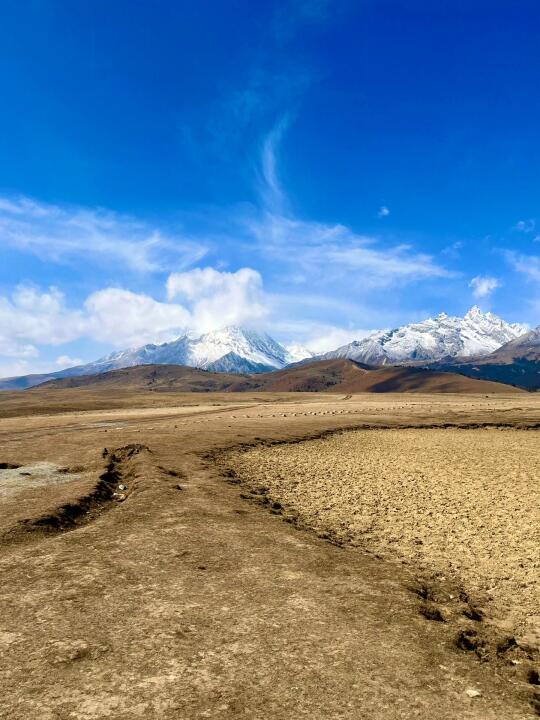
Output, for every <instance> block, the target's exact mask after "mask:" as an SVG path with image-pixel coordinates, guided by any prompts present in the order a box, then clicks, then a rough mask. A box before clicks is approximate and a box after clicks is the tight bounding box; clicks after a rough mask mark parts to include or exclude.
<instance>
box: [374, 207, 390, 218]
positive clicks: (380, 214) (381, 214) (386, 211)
mask: <svg viewBox="0 0 540 720" xmlns="http://www.w3.org/2000/svg"><path fill="white" fill-rule="evenodd" d="M389 215H390V210H389V209H388V208H387V207H386V205H381V207H380V208H379V212H378V213H377V217H378V218H385V217H388V216H389Z"/></svg>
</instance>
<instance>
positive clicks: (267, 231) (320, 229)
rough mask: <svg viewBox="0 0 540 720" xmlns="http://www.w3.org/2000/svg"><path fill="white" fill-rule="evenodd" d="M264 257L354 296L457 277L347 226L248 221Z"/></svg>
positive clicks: (270, 217)
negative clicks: (346, 287)
mask: <svg viewBox="0 0 540 720" xmlns="http://www.w3.org/2000/svg"><path fill="white" fill-rule="evenodd" d="M246 222H247V225H248V229H249V232H250V233H251V234H252V235H253V236H254V237H255V239H256V240H257V241H258V246H259V249H260V251H261V252H262V253H263V254H266V255H271V256H272V258H273V259H277V260H279V261H281V262H283V263H286V264H290V265H292V266H293V267H294V273H295V275H297V274H298V271H299V269H301V270H302V271H303V272H304V273H305V274H306V276H307V277H309V278H310V280H311V281H312V282H313V281H316V282H317V283H335V282H338V281H346V282H348V283H349V284H350V288H351V290H359V289H368V288H373V287H387V286H391V285H393V284H395V283H405V282H411V281H417V280H422V279H425V278H440V277H453V276H454V274H453V273H451V272H450V271H448V270H446V269H445V268H443V267H442V266H440V265H438V264H437V263H436V262H435V261H434V259H433V258H432V257H431V256H430V255H427V254H424V253H418V252H415V251H414V250H413V249H412V248H411V247H410V246H408V245H391V246H386V247H382V246H381V244H380V243H379V242H377V240H376V239H375V238H371V237H367V236H365V235H358V234H356V233H354V232H353V231H352V230H350V229H349V228H348V227H346V226H345V225H340V224H336V225H330V224H325V223H318V222H312V221H304V220H298V219H296V218H291V217H285V216H283V215H276V214H272V213H269V212H267V213H265V214H264V216H262V217H258V218H250V219H248V220H247V221H246Z"/></svg>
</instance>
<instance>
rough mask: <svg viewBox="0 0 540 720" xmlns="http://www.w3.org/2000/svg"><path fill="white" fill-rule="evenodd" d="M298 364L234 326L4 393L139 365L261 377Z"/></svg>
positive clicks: (31, 379)
mask: <svg viewBox="0 0 540 720" xmlns="http://www.w3.org/2000/svg"><path fill="white" fill-rule="evenodd" d="M295 360H296V357H295V356H294V355H291V354H290V353H289V352H288V351H287V350H286V349H285V348H284V347H283V345H280V343H278V342H276V340H274V339H273V338H271V337H270V336H269V335H267V334H266V333H260V332H255V331H254V330H249V329H247V328H242V327H236V326H231V327H226V328H222V329H221V330H215V331H213V332H209V333H206V334H204V335H200V336H197V335H191V334H187V335H182V336H181V337H179V338H178V339H176V340H173V341H172V342H168V343H162V344H160V345H153V344H149V345H142V346H141V347H136V348H131V349H129V350H119V351H117V352H113V353H111V354H110V355H107V356H105V357H102V358H100V359H99V360H95V361H94V362H91V363H87V364H85V365H77V366H76V367H72V368H67V369H65V370H60V371H58V372H54V373H50V374H47V375H35V376H32V375H29V376H24V377H21V378H9V379H8V380H6V381H4V382H3V383H1V385H0V389H10V388H24V387H31V386H33V385H38V384H40V383H43V382H46V381H47V380H53V379H55V380H56V379H58V378H64V377H74V376H78V375H97V374H99V373H104V372H108V371H109V370H120V369H122V368H127V367H134V366H135V365H154V364H155V365H189V366H191V367H197V368H201V369H203V370H211V371H213V372H229V373H257V372H265V371H268V370H278V369H280V368H282V367H285V365H288V364H289V363H292V362H295Z"/></svg>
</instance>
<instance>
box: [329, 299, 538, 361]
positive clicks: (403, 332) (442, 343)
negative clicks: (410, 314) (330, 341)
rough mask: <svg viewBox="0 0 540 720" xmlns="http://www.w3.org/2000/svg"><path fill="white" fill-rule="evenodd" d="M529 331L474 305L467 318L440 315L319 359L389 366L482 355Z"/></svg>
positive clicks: (357, 341) (376, 335) (382, 333)
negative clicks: (345, 360) (336, 359)
mask: <svg viewBox="0 0 540 720" xmlns="http://www.w3.org/2000/svg"><path fill="white" fill-rule="evenodd" d="M527 330H528V327H527V326H526V325H521V324H519V323H514V324H510V323H507V322H505V321H504V320H502V319H501V318H499V317H498V316H497V315H494V314H493V313H490V312H486V313H484V312H482V311H481V310H480V308H479V307H477V306H474V307H473V308H471V309H470V310H469V312H468V313H467V314H466V315H465V316H464V317H451V316H450V315H447V314H446V313H441V314H440V315H437V317H435V318H428V319H427V320H423V321H422V322H418V323H411V324H410V325H404V326H403V327H399V328H396V329H394V330H389V331H386V332H385V331H379V332H375V333H373V334H371V335H369V336H368V337H366V338H364V339H363V340H355V341H354V342H352V343H349V344H348V345H343V346H342V347H340V348H338V349H337V350H333V351H332V352H328V353H325V354H324V355H321V356H319V357H320V358H321V359H325V360H327V359H334V358H348V359H350V360H356V361H357V362H362V363H365V364H367V365H386V364H393V363H396V364H399V363H407V362H413V361H431V360H442V359H444V358H455V357H473V356H483V355H488V354H489V353H491V352H494V351H495V350H497V349H498V348H499V347H501V345H504V344H505V343H507V342H509V341H510V340H515V339H516V338H518V337H520V336H521V335H523V334H524V333H526V332H527Z"/></svg>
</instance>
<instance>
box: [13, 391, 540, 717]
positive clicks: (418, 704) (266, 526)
mask: <svg viewBox="0 0 540 720" xmlns="http://www.w3.org/2000/svg"><path fill="white" fill-rule="evenodd" d="M65 398H66V396H64V395H60V396H58V397H55V396H54V395H50V396H49V398H48V400H47V403H48V404H46V405H44V402H43V399H41V400H39V399H34V400H32V398H30V396H28V395H24V396H23V397H22V398H21V399H20V401H19V400H18V399H17V396H16V395H14V394H10V397H9V398H7V400H6V404H5V406H3V405H2V401H1V399H0V414H1V413H2V407H4V408H5V411H6V412H5V414H6V415H9V418H6V419H0V443H1V448H2V450H1V456H0V462H2V463H11V464H19V465H28V464H33V463H37V462H50V463H53V464H55V465H57V466H59V467H69V468H74V467H77V468H82V470H80V476H81V479H80V480H77V481H72V482H66V483H61V484H55V485H50V486H46V487H45V486H41V487H36V488H34V489H32V491H31V492H32V499H31V502H28V503H26V504H25V503H20V502H17V500H18V499H20V498H22V495H16V496H12V497H11V498H5V499H2V500H0V574H1V578H2V582H1V585H0V688H1V691H0V716H1V717H2V718H4V717H5V718H7V719H9V720H38V719H39V720H101V719H102V718H113V719H114V720H131V719H132V718H145V719H146V718H156V719H157V718H159V719H160V720H161V719H165V720H169V719H170V720H173V719H174V720H178V719H179V718H182V720H191V719H192V718H193V719H198V718H221V719H226V720H229V718H232V719H236V718H238V719H240V718H250V720H268V719H271V720H274V719H275V720H290V718H302V717H306V718H310V720H329V719H331V720H333V719H334V718H335V719H336V720H337V719H338V718H339V720H343V719H345V720H359V719H360V720H389V719H390V720H397V719H398V718H399V719H401V718H415V719H420V720H431V719H432V718H433V717H434V716H436V717H437V718H438V719H439V720H456V718H459V719H460V720H469V719H470V720H501V719H502V720H525V719H526V718H531V720H532V718H534V717H535V705H536V706H539V707H540V698H539V697H538V693H537V686H536V685H535V684H534V679H535V677H536V676H534V675H533V674H531V673H533V671H534V670H535V663H536V664H537V655H535V651H534V648H533V647H532V646H526V645H525V644H524V643H522V639H521V638H518V641H519V644H518V643H517V642H516V644H515V645H514V646H510V645H509V646H508V647H504V648H503V647H499V646H498V645H495V644H493V643H492V641H491V636H489V637H487V640H486V642H487V645H486V654H485V655H484V656H483V657H482V659H483V660H485V662H479V655H478V653H477V652H476V649H478V643H475V642H473V640H471V637H472V636H471V635H470V633H471V632H472V629H471V628H477V630H476V631H475V632H477V633H478V634H481V632H483V631H481V628H482V627H483V626H484V625H486V623H485V622H482V621H480V620H475V619H472V618H467V617H463V618H462V620H461V621H460V622H461V623H462V624H461V625H459V624H457V623H455V622H454V621H448V622H432V621H431V620H433V619H436V618H434V617H432V618H431V619H429V618H428V616H427V615H425V614H424V613H422V608H423V606H424V605H425V599H424V598H423V597H420V595H419V593H418V592H413V591H412V590H411V571H410V569H409V567H406V566H401V565H398V564H396V563H395V562H390V561H387V560H385V559H379V558H377V557H376V556H375V555H374V554H368V553H366V552H365V551H364V550H363V549H362V548H355V547H351V546H348V545H345V546H343V547H337V546H336V545H334V544H331V543H329V542H327V541H325V540H324V539H321V538H318V537H317V536H316V534H315V533H313V532H312V531H309V530H302V529H298V528H297V527H296V526H295V525H294V524H293V523H291V522H284V520H286V519H287V518H286V517H285V515H284V513H283V511H282V510H281V509H279V508H276V507H272V508H269V506H268V504H266V505H264V506H261V505H260V504H256V503H255V502H253V500H249V499H247V497H246V496H249V497H252V494H251V493H248V492H247V490H246V488H245V487H243V486H242V485H241V484H237V478H233V477H228V478H224V477H223V476H222V474H221V470H220V466H219V462H218V460H219V457H220V456H221V454H222V453H223V452H229V451H231V450H234V449H235V448H238V447H242V446H244V447H245V446H246V445H251V446H252V447H254V448H256V447H258V446H263V445H267V444H271V443H283V442H300V441H303V440H305V439H307V438H314V437H315V436H318V435H320V434H321V433H325V432H328V431H335V430H339V429H346V428H349V429H350V428H367V427H380V428H382V427H394V428H396V427H402V426H410V425H433V424H439V425H441V424H448V423H451V424H452V423H457V424H460V425H464V426H469V425H476V424H478V423H483V422H489V423H504V424H507V425H512V426H516V427H521V426H534V427H538V424H539V423H540V398H537V397H534V396H523V397H522V396H520V397H519V398H518V399H516V397H513V398H510V397H509V398H496V399H494V398H489V399H487V398H483V397H466V398H465V397H458V396H456V397H445V398H440V397H435V396H433V397H430V396H415V398H414V400H411V398H410V397H407V396H399V395H394V396H385V397H380V396H379V397H377V398H373V396H371V397H369V396H367V397H366V396H358V397H348V396H345V397H344V396H334V397H332V396H325V397H324V398H321V397H320V396H317V395H312V396H298V395H290V396H283V395H279V396H278V395H276V396H271V395H269V394H266V395H265V396H264V398H262V397H261V398H257V397H256V396H253V397H249V398H246V397H245V396H242V397H241V401H240V398H239V397H231V396H229V398H228V399H227V400H224V399H223V398H222V397H217V396H207V397H205V398H200V397H197V398H196V399H195V398H191V399H190V398H189V397H186V396H178V397H176V398H175V397H174V396H172V395H171V396H170V397H167V398H166V402H165V401H164V403H163V405H161V406H159V405H158V404H157V399H156V398H155V397H153V398H151V399H150V398H144V397H143V398H141V397H139V395H138V394H134V395H133V396H132V397H131V398H129V397H128V396H127V395H124V396H122V398H121V400H122V404H123V405H122V407H120V406H119V404H118V403H119V399H118V397H107V396H106V395H99V394H96V393H93V394H89V393H85V394H81V395H77V393H76V392H71V393H70V394H69V398H68V401H66V399H65ZM147 401H148V402H147ZM246 401H249V403H250V405H249V406H247V405H246ZM18 402H20V408H19V410H17V403H18ZM32 402H34V403H35V405H32ZM216 402H218V403H223V404H221V406H216V405H215V403H216ZM66 404H67V407H66ZM212 404H214V406H213V407H212V408H211V409H212V411H210V407H211V406H212ZM187 405H192V406H194V407H192V408H191V410H189V412H185V411H184V410H182V412H178V411H177V408H178V407H182V408H185V407H186V406H187ZM124 407H125V411H124V409H123V408H124ZM145 407H146V408H149V407H152V408H155V409H156V412H152V413H149V412H147V410H145V409H144V408H145ZM100 408H102V409H103V410H105V411H108V410H110V409H111V408H116V409H117V411H115V413H114V415H111V414H109V413H108V412H103V413H101V411H100ZM158 408H161V409H160V410H159V412H158V411H157V409H158ZM45 410H46V411H47V413H46V414H43V413H45ZM73 410H76V411H77V413H78V414H76V415H74V413H73ZM87 410H88V411H89V412H90V413H91V415H88V416H87V415H86V411H87ZM17 413H18V414H17ZM370 432H371V431H370ZM384 432H385V433H386V432H387V431H386V430H385V431H384ZM445 432H446V431H445ZM474 432H477V431H476V430H475V431H474ZM479 432H484V431H479ZM531 433H532V431H531ZM381 434H382V433H381ZM299 447H300V445H299ZM273 449H274V450H278V449H279V447H278V446H276V447H274V448H273ZM120 485H125V486H126V487H127V490H126V491H125V494H126V497H125V499H124V501H123V502H116V500H114V499H113V498H112V497H110V496H109V495H107V492H106V491H107V490H109V491H110V493H111V494H112V492H113V490H119V489H120ZM98 490H99V492H98V493H97V495H96V494H94V495H92V493H93V492H94V493H95V492H97V491H98ZM28 492H30V490H28ZM253 497H254V496H253ZM89 498H90V499H89ZM81 499H85V500H84V503H87V504H88V503H90V504H89V505H88V507H89V509H88V510H85V512H84V513H83V514H79V515H75V514H74V513H73V511H74V510H76V509H77V508H80V507H83V508H86V507H87V505H85V504H84V503H83V504H82V505H81ZM55 505H56V509H55ZM66 507H67V510H66V509H65V508H66ZM268 510H270V512H269V511H268ZM21 520H24V521H25V522H22V523H21ZM56 521H58V522H57V524H56V525H55V522H56ZM70 522H71V524H70ZM14 528H15V529H16V530H18V532H15V533H14V532H13V530H14ZM417 590H418V588H417ZM420 590H422V588H420ZM465 604H466V603H465ZM465 630H466V631H467V632H469V635H465V636H463V637H462V635H461V633H462V632H464V631H465ZM488 635H489V634H488ZM460 638H461V640H460V642H457V641H458V639H460ZM514 661H516V662H515V663H514Z"/></svg>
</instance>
